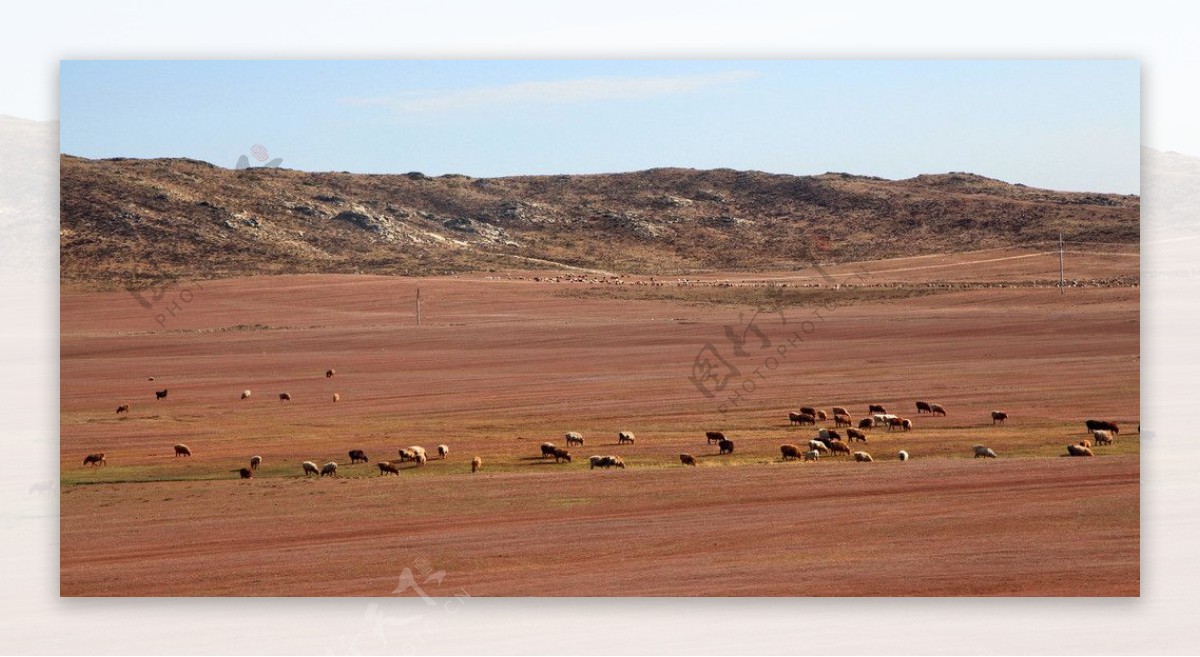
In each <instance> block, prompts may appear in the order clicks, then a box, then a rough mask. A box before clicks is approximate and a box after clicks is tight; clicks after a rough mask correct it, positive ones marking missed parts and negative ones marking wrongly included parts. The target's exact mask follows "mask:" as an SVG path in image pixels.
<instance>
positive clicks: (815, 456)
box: [804, 449, 821, 461]
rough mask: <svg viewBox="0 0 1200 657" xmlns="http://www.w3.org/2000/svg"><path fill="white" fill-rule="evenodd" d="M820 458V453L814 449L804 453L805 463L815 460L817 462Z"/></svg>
mask: <svg viewBox="0 0 1200 657" xmlns="http://www.w3.org/2000/svg"><path fill="white" fill-rule="evenodd" d="M820 458H821V453H820V452H818V451H817V450H815V449H811V450H809V451H807V452H805V453H804V460H805V461H816V460H819V459H820Z"/></svg>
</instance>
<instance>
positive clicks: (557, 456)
mask: <svg viewBox="0 0 1200 657" xmlns="http://www.w3.org/2000/svg"><path fill="white" fill-rule="evenodd" d="M559 461H566V462H567V463H570V462H571V453H570V452H568V451H567V450H565V449H562V448H561V447H558V448H555V450H554V462H555V463H558V462H559Z"/></svg>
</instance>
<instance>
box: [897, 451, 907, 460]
mask: <svg viewBox="0 0 1200 657" xmlns="http://www.w3.org/2000/svg"><path fill="white" fill-rule="evenodd" d="M896 458H898V459H900V460H901V461H907V460H908V452H906V451H904V450H900V451H899V452H896Z"/></svg>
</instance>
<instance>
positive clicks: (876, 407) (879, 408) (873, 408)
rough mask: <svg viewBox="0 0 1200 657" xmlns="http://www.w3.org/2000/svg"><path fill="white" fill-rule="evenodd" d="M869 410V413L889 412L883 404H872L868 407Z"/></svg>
mask: <svg viewBox="0 0 1200 657" xmlns="http://www.w3.org/2000/svg"><path fill="white" fill-rule="evenodd" d="M867 412H868V413H887V409H886V408H884V407H883V404H871V405H869V406H868V407H867Z"/></svg>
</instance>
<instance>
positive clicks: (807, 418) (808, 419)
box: [796, 413, 817, 427]
mask: <svg viewBox="0 0 1200 657" xmlns="http://www.w3.org/2000/svg"><path fill="white" fill-rule="evenodd" d="M796 424H811V425H813V426H814V427H815V426H816V425H817V416H815V415H809V414H808V413H801V414H800V416H799V417H798V418H796Z"/></svg>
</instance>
